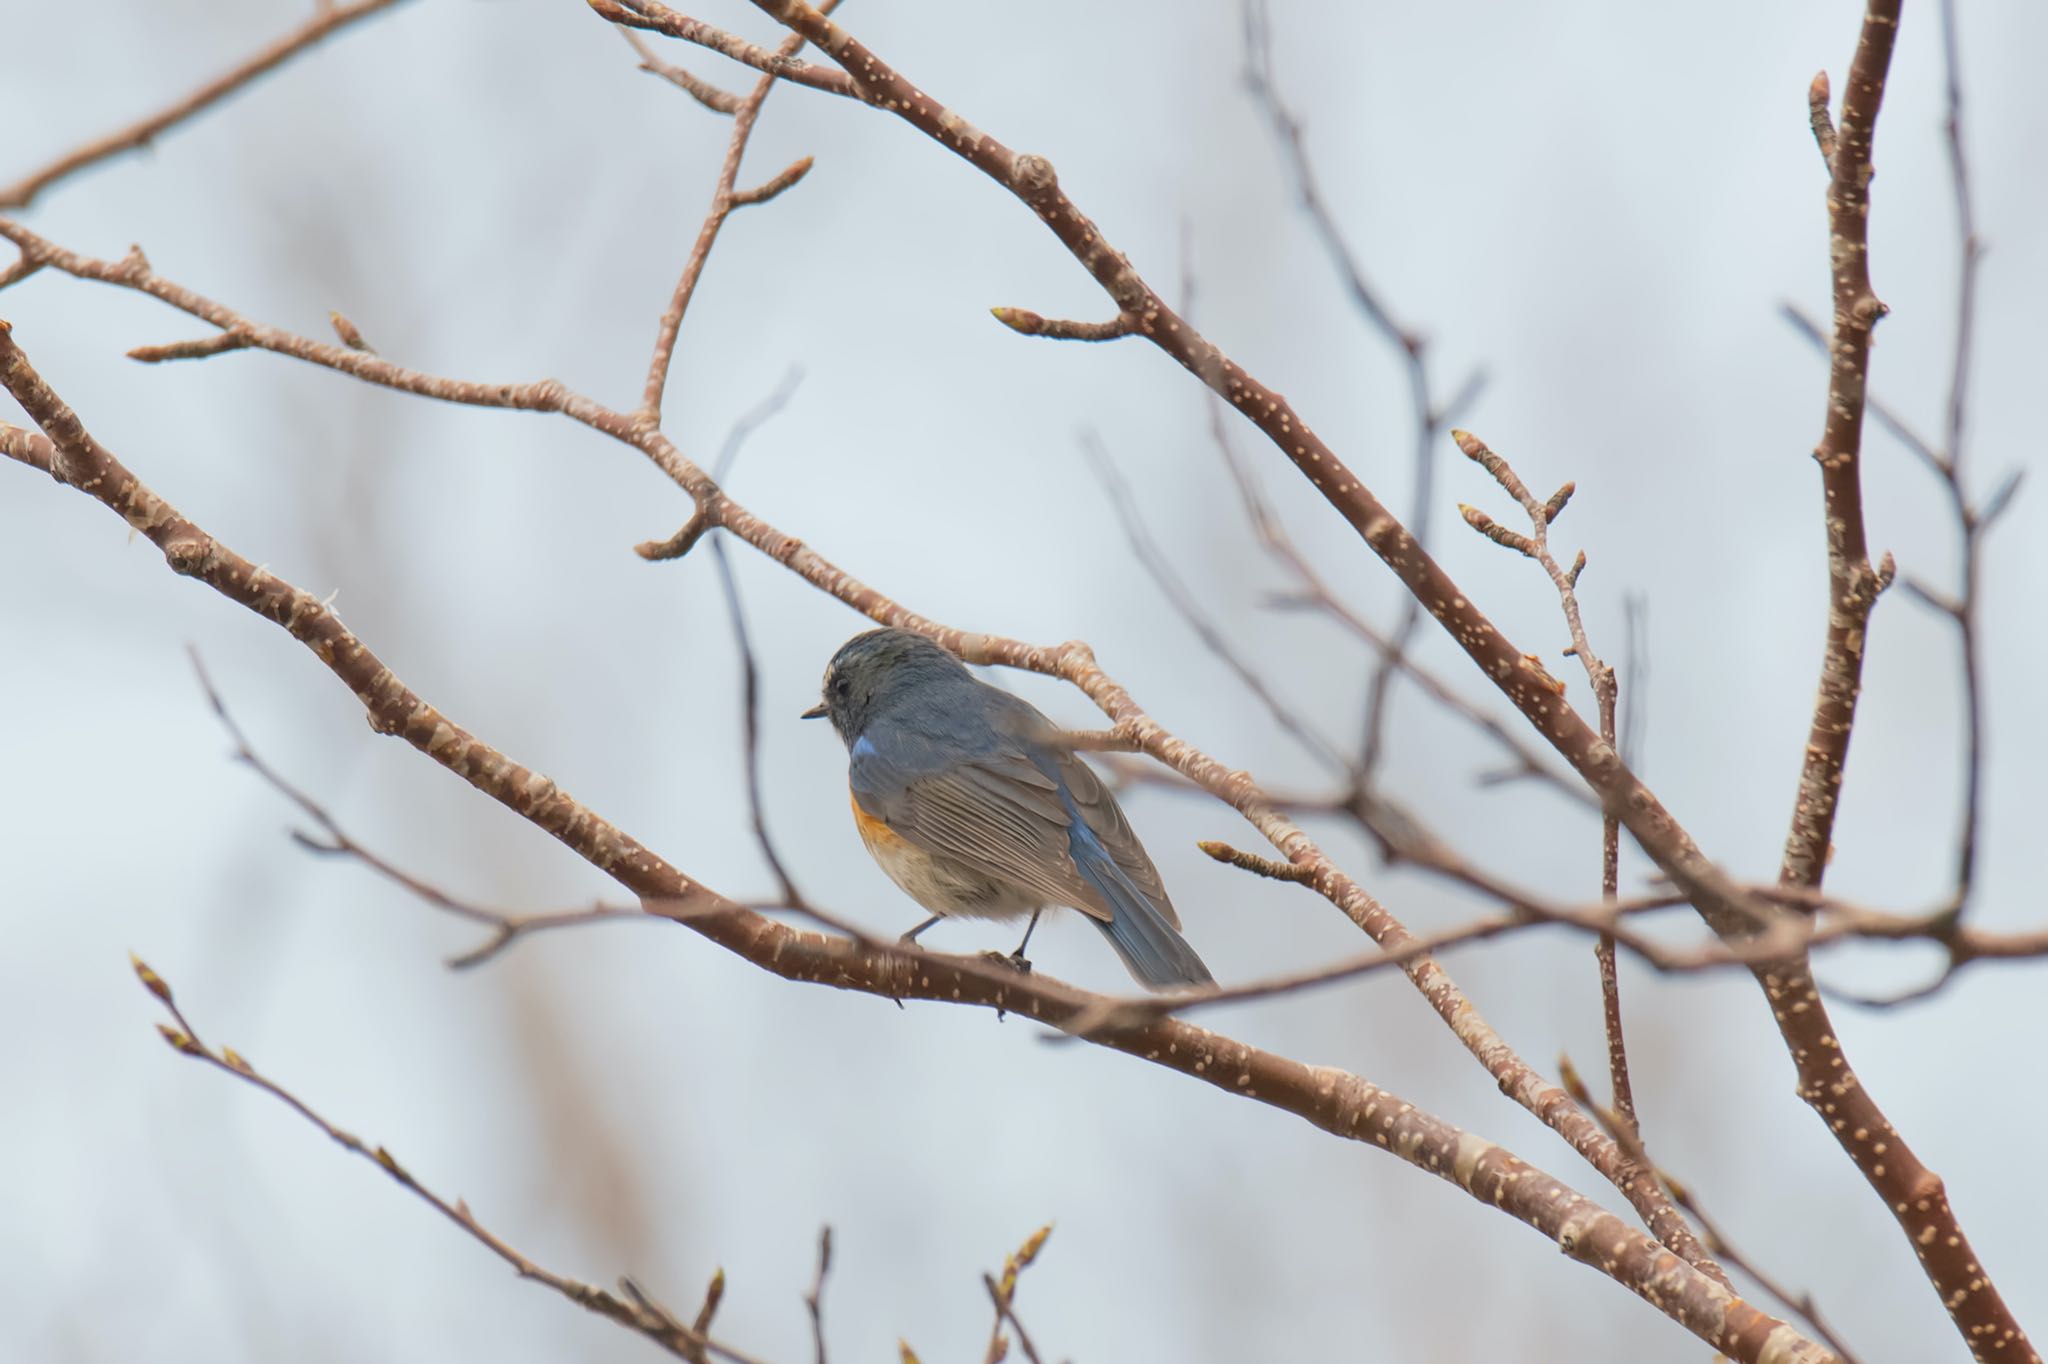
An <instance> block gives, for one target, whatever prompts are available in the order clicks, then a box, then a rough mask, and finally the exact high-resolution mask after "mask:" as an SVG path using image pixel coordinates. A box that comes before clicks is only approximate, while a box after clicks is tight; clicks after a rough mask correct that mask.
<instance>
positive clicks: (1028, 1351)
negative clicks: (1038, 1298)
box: [981, 1224, 1052, 1364]
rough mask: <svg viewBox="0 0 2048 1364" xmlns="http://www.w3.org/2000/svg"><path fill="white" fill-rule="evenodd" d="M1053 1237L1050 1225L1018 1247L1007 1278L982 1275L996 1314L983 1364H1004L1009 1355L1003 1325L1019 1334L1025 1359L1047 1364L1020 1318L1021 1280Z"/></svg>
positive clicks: (1008, 1259)
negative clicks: (1018, 1287)
mask: <svg viewBox="0 0 2048 1364" xmlns="http://www.w3.org/2000/svg"><path fill="white" fill-rule="evenodd" d="M1050 1235H1052V1226H1051V1225H1050V1224H1047V1225H1046V1226H1043V1227H1040V1228H1039V1229H1038V1230H1037V1231H1035V1232H1033V1233H1031V1235H1030V1236H1029V1237H1027V1238H1026V1239H1025V1242H1024V1244H1023V1245H1022V1246H1019V1247H1018V1248H1017V1251H1016V1253H1015V1254H1013V1255H1009V1256H1006V1257H1005V1258H1004V1260H1003V1275H1002V1278H1001V1279H1000V1280H998V1279H997V1278H996V1276H995V1275H993V1274H983V1275H982V1276H981V1282H982V1285H983V1287H985V1288H987V1289H988V1298H989V1302H990V1304H991V1305H992V1306H993V1307H994V1308H995V1313H996V1319H995V1324H994V1325H992V1326H991V1327H989V1334H988V1349H987V1351H986V1352H985V1353H984V1354H983V1355H982V1364H1001V1361H1002V1360H1003V1359H1004V1358H1006V1357H1007V1356H1008V1354H1009V1352H1010V1342H1009V1341H1008V1340H1007V1339H1006V1338H1005V1337H1004V1335H1003V1326H1004V1325H1005V1324H1006V1323H1007V1324H1008V1326H1009V1327H1010V1329H1011V1330H1013V1331H1015V1332H1016V1333H1017V1348H1018V1349H1020V1350H1022V1351H1023V1352H1024V1357H1025V1358H1026V1359H1028V1360H1030V1361H1031V1364H1044V1361H1043V1360H1041V1359H1040V1358H1039V1357H1038V1349H1037V1347H1036V1346H1034V1345H1033V1344H1032V1343H1031V1334H1030V1332H1028V1331H1026V1330H1025V1329H1024V1323H1023V1322H1021V1321H1019V1320H1018V1319H1017V1280H1018V1276H1019V1275H1021V1274H1022V1273H1023V1272H1024V1270H1025V1269H1027V1268H1029V1267H1030V1264H1031V1262H1032V1261H1033V1260H1036V1259H1037V1258H1038V1252H1039V1251H1040V1250H1042V1249H1044V1248H1045V1238H1046V1237H1048V1236H1050Z"/></svg>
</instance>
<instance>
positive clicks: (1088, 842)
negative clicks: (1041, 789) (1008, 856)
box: [1060, 791, 1216, 990]
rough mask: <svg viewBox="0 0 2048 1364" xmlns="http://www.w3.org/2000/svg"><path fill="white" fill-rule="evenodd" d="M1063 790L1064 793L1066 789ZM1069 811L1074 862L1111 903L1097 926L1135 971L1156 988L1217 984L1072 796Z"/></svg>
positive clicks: (1139, 977)
mask: <svg viewBox="0 0 2048 1364" xmlns="http://www.w3.org/2000/svg"><path fill="white" fill-rule="evenodd" d="M1060 794H1061V796H1062V797H1065V796H1066V792H1065V791H1062V792H1061V793H1060ZM1067 810H1068V814H1069V816H1070V817H1071V818H1072V820H1073V823H1072V824H1071V825H1069V826H1068V834H1067V847H1068V851H1069V852H1071V853H1072V854H1073V858H1074V866H1075V867H1076V868H1078V869H1079V870H1080V872H1081V875H1082V876H1084V877H1086V878H1087V881H1088V884H1089V885H1091V886H1094V887H1095V889H1097V890H1098V891H1101V892H1102V898H1103V899H1104V900H1105V901H1107V902H1108V904H1109V909H1110V917H1109V918H1108V919H1107V920H1103V919H1097V920H1095V926H1096V927H1097V928H1099V929H1101V930H1102V936H1103V937H1105V938H1108V939H1109V943H1110V946H1112V947H1114V948H1115V949H1116V954H1117V955H1118V956H1119V957H1122V958H1123V959H1124V965H1125V966H1127V967H1129V968H1130V972H1131V974H1132V975H1133V976H1136V977H1137V978H1138V980H1139V982H1140V983H1142V984H1143V985H1145V986H1147V987H1148V988H1150V989H1154V990H1171V989H1173V988H1174V987H1175V986H1178V985H1213V984H1215V983H1216V978H1215V977H1214V976H1212V975H1210V974H1209V968H1208V967H1206V966H1204V965H1203V964H1202V959H1201V958H1200V957H1198V956H1196V955H1195V949H1194V948H1192V947H1189V946H1188V944H1187V940H1186V939H1185V938H1183V937H1181V935H1180V934H1179V933H1178V932H1176V931H1175V929H1174V927H1173V925H1172V924H1171V923H1169V922H1168V921H1167V918H1166V915H1164V914H1163V913H1161V912H1160V910H1159V907H1158V906H1157V905H1155V904H1153V903H1152V901H1151V900H1150V899H1149V898H1148V897H1147V896H1146V895H1145V892H1143V891H1142V890H1140V889H1138V887H1137V886H1136V885H1135V884H1133V883H1132V881H1131V878H1130V876H1129V875H1128V874H1127V873H1125V871H1124V869H1123V868H1122V867H1120V866H1118V865H1117V861H1116V859H1115V858H1114V857H1112V856H1110V854H1109V850H1108V849H1107V848H1104V847H1103V846H1102V840H1101V839H1099V838H1097V837H1096V835H1095V831H1094V830H1093V829H1091V828H1089V827H1088V823H1087V821H1086V820H1084V819H1082V818H1081V812H1080V811H1079V810H1076V809H1075V808H1074V807H1073V804H1072V802H1071V799H1069V800H1068V801H1067Z"/></svg>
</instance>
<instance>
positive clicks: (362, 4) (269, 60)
mask: <svg viewBox="0 0 2048 1364" xmlns="http://www.w3.org/2000/svg"><path fill="white" fill-rule="evenodd" d="M399 3H400V0H353V3H347V4H329V5H322V6H318V7H316V8H315V9H314V12H313V14H312V17H310V18H309V19H307V20H306V22H305V23H303V24H300V25H299V26H298V27H297V28H295V29H293V30H292V31H291V32H289V33H287V34H285V35H284V36H283V37H282V38H279V39H278V40H277V41H275V42H273V43H271V44H269V45H268V46H266V47H264V48H262V49H261V50H260V51H258V52H256V53H255V54H254V55H252V56H250V57H249V58H248V59H247V60H245V61H243V62H241V63H240V64H239V65H237V66H235V67H234V68H233V69H232V70H229V71H225V72H222V73H221V74H220V75H219V76H216V77H215V78H214V79H212V80H210V81H208V82H207V83H206V84H204V85H202V86H200V87H199V88H198V89H197V90H194V91H193V92H192V93H191V94H189V95H187V96H185V97H184V98H183V99H181V100H179V101H177V102H176V103H175V104H172V105H170V106H169V107H167V108H164V109H160V110H158V111H157V112H156V113H154V114H151V115H150V116H149V117H147V118H144V119H141V120H139V121H137V122H135V123H131V124H129V125H128V126H127V127H125V128H122V129H119V130H117V131H115V132H111V133H108V134H107V135H106V136H104V137H100V138H95V139H94V140H93V141H91V142H88V143H86V144H85V145H84V146H82V147H80V148H78V149H77V150H75V151H72V152H69V153H67V154H65V155H63V156H60V157H58V158H57V159H56V160H55V161H52V162H51V163H50V164H49V165H47V166H44V167H43V168H42V169H41V170H38V171H31V172H30V173H29V174H27V175H24V176H23V177H22V178H21V179H19V180H17V181H15V182H14V183H13V184H11V185H7V186H4V187H0V209H10V208H27V207H28V206H29V205H30V204H31V203H33V202H34V201H35V198H36V196H37V195H39V194H41V193H42V192H43V191H44V190H46V189H48V188H49V187H50V186H51V185H54V184H55V183H57V182H58V181H59V180H62V179H64V178H66V177H67V176H70V175H74V174H76V173H77V172H79V171H82V170H84V169H85V168H86V167H88V166H92V165H96V164H98V163H99V162H101V161H105V160H106V159H107V158H108V157H112V156H118V155H120V154H121V153H122V152H127V151H133V150H135V149H136V148H138V147H146V146H148V145H149V144H150V143H151V142H153V141H155V140H156V138H157V137H158V136H159V135H160V134H162V133H164V132H167V131H169V130H170V129H171V128H173V127H175V126H177V125H178V124H180V123H183V122H184V121H185V120H187V119H189V118H191V117H193V116H194V115H196V114H200V113H204V112H205V111H206V110H207V109H210V108H212V107H213V106H214V105H216V104H218V103H220V102H221V101H222V100H224V99H226V98H227V97H228V96H229V95H232V94H234V93H235V92H236V91H237V90H240V89H241V88H242V87H244V86H246V85H248V84H249V83H250V82H252V81H254V80H256V79H257V78H258V77H260V76H262V75H264V74H266V73H267V72H270V71H272V70H274V69H276V68H277V67H279V66H282V65H283V64H284V63H286V62H287V61H290V60H291V59H292V58H293V57H295V56H297V55H298V54H299V53H301V52H304V51H305V50H306V49H307V48H309V47H312V46H313V45H314V44H316V43H318V42H319V41H320V40H321V39H323V38H326V37H327V36H328V35H330V34H333V33H336V32H339V31H340V30H342V29H345V28H348V27H350V26H351V25H353V24H356V23H359V22H361V21H362V20H364V19H367V18H369V17H370V16H372V15H374V14H378V13H380V12H382V11H384V10H387V9H390V8H391V7H392V6H394V5H396V4H399ZM11 283H13V281H12V280H5V279H0V287H5V285H7V284H11Z"/></svg>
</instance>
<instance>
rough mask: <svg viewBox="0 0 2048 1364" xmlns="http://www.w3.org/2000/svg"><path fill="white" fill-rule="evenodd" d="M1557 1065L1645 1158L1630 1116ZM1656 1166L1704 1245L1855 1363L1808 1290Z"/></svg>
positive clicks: (1564, 1061) (1584, 1101) (1576, 1092)
mask: <svg viewBox="0 0 2048 1364" xmlns="http://www.w3.org/2000/svg"><path fill="white" fill-rule="evenodd" d="M1557 1069H1558V1075H1559V1077H1560V1078H1561V1079H1562V1081H1563V1083H1564V1086H1565V1088H1566V1089H1568V1090H1570V1091H1571V1094H1572V1097H1573V1098H1574V1099H1577V1100H1578V1101H1579V1105H1580V1106H1581V1107H1583V1108H1584V1109H1585V1110H1586V1111H1587V1112H1588V1113H1591V1114H1592V1115H1593V1116H1594V1117H1595V1118H1596V1119H1597V1120H1598V1121H1599V1122H1600V1125H1601V1126H1603V1127H1605V1128H1606V1129H1607V1130H1608V1131H1609V1132H1611V1133H1613V1134H1614V1136H1615V1139H1616V1140H1618V1141H1621V1142H1623V1143H1624V1144H1627V1143H1629V1142H1634V1143H1635V1149H1636V1151H1637V1152H1638V1155H1639V1158H1640V1159H1642V1160H1644V1161H1645V1162H1648V1161H1649V1159H1650V1157H1649V1153H1648V1152H1647V1151H1643V1150H1642V1149H1641V1140H1640V1137H1639V1136H1638V1135H1637V1128H1636V1124H1635V1121H1634V1119H1633V1118H1632V1117H1629V1116H1627V1115H1624V1114H1622V1113H1620V1112H1619V1111H1617V1110H1616V1109H1611V1108H1604V1107H1602V1106H1601V1105H1600V1104H1598V1103H1595V1102H1594V1100H1593V1096H1592V1094H1591V1093H1590V1092H1589V1091H1588V1090H1587V1089H1586V1083H1585V1081H1584V1080H1582V1079H1580V1078H1579V1072H1578V1069H1577V1067H1575V1066H1573V1065H1572V1062H1571V1058H1570V1057H1569V1056H1565V1057H1560V1058H1559V1059H1558V1068H1557ZM1656 1169H1657V1178H1658V1179H1659V1180H1661V1181H1663V1184H1664V1187H1665V1188H1667V1189H1669V1190H1670V1191H1671V1199H1672V1201H1673V1202H1674V1203H1676V1204H1678V1206H1679V1207H1681V1208H1684V1209H1685V1210H1686V1212H1687V1213H1689V1214H1690V1215H1691V1217H1692V1220H1693V1221H1695V1222H1697V1223H1698V1224H1699V1227H1700V1234H1701V1235H1702V1236H1704V1237H1706V1239H1707V1245H1708V1246H1709V1247H1710V1248H1711V1249H1712V1250H1713V1252H1714V1254H1715V1255H1716V1256H1718V1257H1719V1258H1720V1259H1721V1260H1723V1261H1724V1262H1726V1263H1727V1264H1729V1265H1730V1266H1732V1267H1733V1268H1734V1269H1735V1271H1736V1272H1737V1273H1738V1274H1745V1275H1748V1276H1749V1278H1750V1279H1751V1280H1752V1281H1753V1282H1755V1284H1756V1285H1757V1286H1758V1287H1759V1288H1761V1289H1763V1291H1764V1292H1765V1293H1766V1294H1768V1295H1769V1296H1770V1297H1771V1298H1773V1299H1775V1300H1776V1301H1777V1302H1778V1304H1779V1305H1780V1306H1782V1307H1784V1308H1785V1309H1786V1310H1788V1311H1789V1312H1791V1313H1792V1315H1794V1316H1796V1317H1798V1318H1799V1319H1800V1320H1802V1321H1804V1322H1805V1323H1806V1324H1807V1325H1808V1326H1809V1327H1811V1328H1812V1329H1813V1333H1814V1334H1815V1335H1816V1336H1817V1337H1819V1338H1820V1339H1821V1340H1824V1341H1826V1342H1827V1345H1828V1348H1829V1349H1831V1350H1833V1351H1834V1352H1835V1354H1836V1356H1837V1357H1839V1358H1840V1359H1841V1361H1842V1364H1858V1362H1857V1358H1856V1356H1855V1355H1854V1354H1852V1353H1851V1352H1850V1350H1849V1347H1848V1346H1846V1345H1844V1344H1843V1343H1842V1339H1841V1337H1840V1336H1838V1335H1836V1334H1835V1332H1834V1331H1833V1329H1832V1328H1830V1327H1829V1325H1828V1323H1827V1321H1826V1319H1825V1318H1824V1317H1822V1316H1821V1311H1820V1308H1819V1306H1818V1305H1817V1304H1815V1302H1814V1300H1813V1295H1812V1294H1811V1293H1801V1294H1799V1295H1797V1296H1796V1297H1795V1296H1794V1295H1793V1294H1792V1293H1791V1292H1790V1291H1789V1290H1788V1289H1786V1288H1785V1287H1784V1286H1783V1285H1782V1284H1780V1283H1779V1282H1778V1281H1777V1280H1776V1279H1774V1278H1772V1277H1771V1276H1770V1275H1768V1274H1766V1273H1765V1272H1764V1271H1763V1269H1762V1268H1761V1267H1760V1266H1758V1264H1757V1263H1756V1261H1755V1260H1753V1259H1751V1258H1750V1257H1749V1256H1747V1255H1745V1254H1743V1253H1742V1252H1741V1251H1739V1250H1737V1249H1736V1248H1735V1247H1734V1246H1733V1245H1731V1244H1729V1241H1728V1238H1727V1236H1726V1235H1725V1234H1724V1233H1723V1232H1722V1230H1721V1228H1720V1225H1719V1224H1718V1223H1716V1222H1715V1221H1714V1220H1713V1219H1712V1218H1710V1217H1708V1216H1707V1214H1706V1211H1705V1210H1704V1209H1703V1208H1701V1207H1700V1205H1699V1200H1698V1199H1697V1198H1696V1197H1695V1196H1694V1195H1693V1192H1692V1188H1691V1186H1690V1185H1687V1184H1683V1183H1680V1182H1679V1180H1678V1178H1677V1177H1676V1176H1674V1175H1673V1174H1671V1172H1670V1171H1668V1170H1666V1169H1664V1168H1663V1167H1662V1166H1658V1167H1656Z"/></svg>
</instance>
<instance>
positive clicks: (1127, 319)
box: [989, 308, 1139, 341]
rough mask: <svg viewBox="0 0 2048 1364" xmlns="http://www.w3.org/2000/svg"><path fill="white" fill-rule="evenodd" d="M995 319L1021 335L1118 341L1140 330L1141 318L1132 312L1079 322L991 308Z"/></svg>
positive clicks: (1064, 339)
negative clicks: (1103, 319) (1096, 320)
mask: <svg viewBox="0 0 2048 1364" xmlns="http://www.w3.org/2000/svg"><path fill="white" fill-rule="evenodd" d="M989 312H990V313H991V314H992V315H993V316H994V317H995V320H996V321H998V322H1000V323H1002V324H1003V325H1004V326H1005V327H1008V328H1009V329H1010V330H1011V331H1013V332H1016V333H1017V334H1018V335H1019V336H1043V337H1046V338H1047V339H1049V340H1053V341H1117V340H1120V339H1122V338H1123V337H1126V336H1133V335H1135V334H1136V333H1137V331H1138V327H1139V323H1138V319H1137V318H1135V317H1132V316H1131V315H1130V314H1128V313H1122V314H1119V315H1118V316H1116V317H1112V318H1110V319H1109V320H1108V321H1107V322H1076V321H1074V320H1072V319H1070V318H1064V317H1041V316H1039V315H1038V314H1037V313H1034V312H1032V311H1031V310H1030V309H1028V308H990V309H989Z"/></svg>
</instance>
